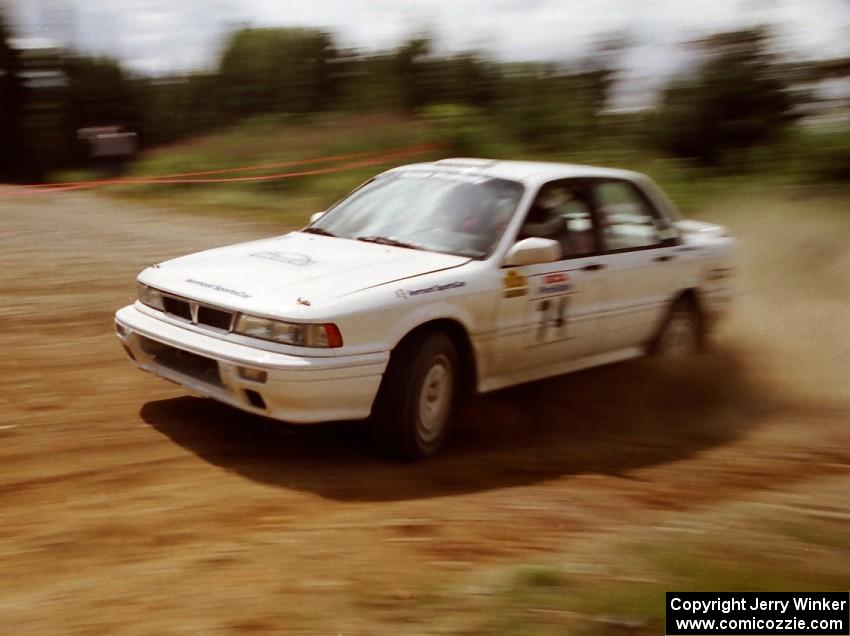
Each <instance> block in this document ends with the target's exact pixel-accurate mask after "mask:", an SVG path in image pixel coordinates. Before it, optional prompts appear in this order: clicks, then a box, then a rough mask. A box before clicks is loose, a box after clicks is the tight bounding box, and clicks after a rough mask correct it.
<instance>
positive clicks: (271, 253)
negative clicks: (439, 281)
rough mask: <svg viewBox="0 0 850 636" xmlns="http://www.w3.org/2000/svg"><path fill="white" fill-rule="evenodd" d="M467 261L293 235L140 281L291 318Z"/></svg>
mask: <svg viewBox="0 0 850 636" xmlns="http://www.w3.org/2000/svg"><path fill="white" fill-rule="evenodd" d="M469 260H470V259H469V258H468V257H465V256H454V255H451V254H439V253H436V252H425V251H419V250H412V249H407V248H401V247H393V246H387V245H378V244H375V243H367V242H363V241H356V240H351V239H343V238H335V237H329V236H320V235H315V234H305V233H303V232H292V233H290V234H286V235H284V236H279V237H275V238H271V239H264V240H260V241H252V242H249V243H240V244H237V245H230V246H227V247H220V248H216V249H212V250H208V251H205V252H198V253H196V254H190V255H189V256H183V257H181V258H177V259H174V260H171V261H166V262H164V263H161V264H159V265H156V266H154V267H151V268H148V269H147V270H145V271H144V272H143V273H142V274H141V275H140V276H139V280H140V281H141V282H143V283H145V284H148V285H151V286H153V287H157V288H159V289H162V290H164V291H169V292H172V293H174V294H178V295H181V296H186V297H188V298H194V299H197V300H201V301H206V302H209V303H211V304H215V305H220V306H224V307H230V308H234V309H239V310H241V311H251V310H253V311H258V312H260V313H272V314H274V313H277V312H279V311H284V312H287V313H291V310H292V309H294V308H296V307H301V308H303V307H304V306H306V305H307V303H309V306H315V305H320V304H322V303H324V302H327V301H329V300H333V299H335V298H339V297H341V296H345V295H347V294H351V293H353V292H357V291H360V290H363V289H367V288H370V287H375V286H378V285H383V284H387V283H391V282H394V281H398V280H403V279H407V278H412V277H414V276H421V275H423V274H428V273H431V272H436V271H440V270H445V269H450V268H453V267H459V266H460V265H463V264H464V263H467V262H469ZM299 299H300V300H299ZM304 301H306V303H305V302H304Z"/></svg>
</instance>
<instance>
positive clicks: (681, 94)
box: [655, 29, 796, 165]
mask: <svg viewBox="0 0 850 636" xmlns="http://www.w3.org/2000/svg"><path fill="white" fill-rule="evenodd" d="M769 44H770V37H769V34H768V33H767V31H766V30H764V29H748V30H743V31H735V32H730V33H723V34H719V35H715V36H712V37H710V38H708V39H705V40H702V41H701V42H699V43H698V45H699V47H700V49H701V50H702V51H703V52H704V54H705V55H706V56H707V58H706V60H705V62H704V63H703V64H702V65H701V66H700V67H699V68H698V69H696V70H695V71H691V72H689V73H688V74H687V75H686V76H683V77H679V78H677V79H675V80H674V81H673V82H672V83H671V84H670V85H669V86H668V87H667V89H666V90H665V91H664V93H663V97H662V105H661V108H660V110H659V117H658V119H657V123H656V126H655V134H656V135H657V138H658V141H659V142H660V145H661V146H662V147H663V148H664V149H665V150H668V151H670V152H672V153H674V154H676V155H679V156H682V157H692V158H696V159H698V160H699V161H700V162H702V163H703V164H706V165H716V164H718V163H721V162H722V161H723V159H724V157H727V156H728V155H729V154H730V153H732V152H734V151H736V150H739V149H743V148H749V147H752V146H755V145H757V144H760V143H764V142H766V141H768V140H769V139H770V138H771V137H773V136H775V135H776V134H777V133H778V132H779V131H781V130H782V129H783V128H784V127H785V126H786V125H787V124H788V123H789V122H791V121H792V120H793V119H794V117H795V112H794V107H795V103H796V99H795V95H794V93H793V91H792V88H791V86H790V82H791V80H790V78H789V77H788V76H787V75H786V74H783V72H782V69H781V66H780V65H779V63H778V62H777V60H776V58H775V56H774V55H772V54H771V53H770V52H769V48H768V46H769Z"/></svg>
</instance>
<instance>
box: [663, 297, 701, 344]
mask: <svg viewBox="0 0 850 636" xmlns="http://www.w3.org/2000/svg"><path fill="white" fill-rule="evenodd" d="M702 347H703V332H702V316H701V315H700V312H699V308H698V307H697V305H696V303H695V302H694V301H693V300H691V299H689V298H687V297H683V298H679V299H678V300H677V301H676V302H674V303H673V306H672V307H670V311H669V313H668V314H667V317H666V319H665V320H664V322H663V323H662V325H661V329H660V330H659V332H658V335H657V336H656V337H655V340H654V341H653V344H652V352H653V353H654V354H655V355H658V356H662V357H665V358H685V357H688V356H691V355H693V354H695V353H697V352H699V351H700V350H701V349H702Z"/></svg>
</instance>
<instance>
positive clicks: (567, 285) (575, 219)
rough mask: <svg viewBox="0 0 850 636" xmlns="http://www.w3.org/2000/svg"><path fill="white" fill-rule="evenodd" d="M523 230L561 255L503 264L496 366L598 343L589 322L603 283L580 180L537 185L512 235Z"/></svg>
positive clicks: (587, 349) (599, 304)
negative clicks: (555, 245)
mask: <svg viewBox="0 0 850 636" xmlns="http://www.w3.org/2000/svg"><path fill="white" fill-rule="evenodd" d="M546 200H548V202H549V209H548V211H547V212H546V214H542V213H539V207H536V206H539V204H540V203H541V201H546ZM535 216H538V217H539V218H535ZM529 236H538V237H540V238H550V239H552V240H556V241H558V242H559V243H560V244H561V249H562V257H561V259H559V260H557V261H555V262H551V263H538V264H534V265H524V266H517V267H504V268H503V272H502V296H501V298H500V300H499V307H498V316H497V332H498V336H497V337H498V339H499V341H500V343H501V344H500V347H499V350H500V355H499V356H498V362H497V367H498V369H499V370H500V372H502V373H510V372H516V371H519V370H521V369H526V370H532V369H538V370H539V369H541V368H543V367H546V366H552V365H558V364H561V363H565V362H568V361H569V360H571V359H577V358H582V357H585V356H587V355H590V354H592V353H595V352H598V351H599V350H601V349H602V348H603V344H602V342H601V332H600V331H599V329H598V324H597V321H598V317H599V315H600V313H601V312H602V311H603V310H604V308H605V306H606V304H607V302H608V290H607V285H606V272H605V270H604V269H603V266H602V263H601V259H600V257H599V254H598V249H597V244H596V241H597V237H596V233H595V232H594V228H593V216H592V204H591V199H590V194H589V191H588V187H587V183H586V182H585V181H582V180H575V179H570V180H559V181H553V182H549V183H547V184H545V185H544V186H542V187H541V188H540V190H539V192H538V194H537V196H536V197H535V199H534V203H533V204H532V205H531V206H530V208H529V210H528V212H527V214H526V219H525V222H524V223H523V225H522V228H521V229H520V232H519V234H518V236H517V237H516V240H522V239H523V238H527V237H529Z"/></svg>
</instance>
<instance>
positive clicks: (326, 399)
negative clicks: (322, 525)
mask: <svg viewBox="0 0 850 636" xmlns="http://www.w3.org/2000/svg"><path fill="white" fill-rule="evenodd" d="M115 332H116V335H117V336H118V339H119V340H120V341H121V343H122V344H123V345H124V347H125V351H127V354H128V355H129V357H130V358H131V359H132V360H133V361H134V362H135V363H136V364H137V365H138V366H139V367H140V368H141V369H143V370H145V371H148V372H149V373H152V374H154V375H157V376H160V377H162V378H165V379H166V380H170V381H172V382H175V383H177V384H180V385H181V386H184V387H186V388H187V389H189V390H190V391H192V392H194V393H196V394H199V395H202V396H205V397H209V398H213V399H215V400H219V401H221V402H225V403H227V404H230V405H231V406H235V407H236V408H240V409H243V410H245V411H249V412H252V413H259V414H262V415H266V416H269V417H273V418H275V419H279V420H284V421H287V422H294V423H305V424H306V423H313V422H325V421H331V420H352V419H362V418H365V417H368V416H369V413H370V412H371V409H372V403H373V402H374V400H375V395H376V394H377V392H378V387H379V386H380V383H381V378H382V376H383V373H384V370H385V369H386V366H387V362H388V360H389V353H371V354H364V355H356V356H339V357H322V358H319V357H312V358H311V357H306V356H305V357H301V356H293V355H288V354H283V353H275V352H271V351H265V350H262V349H255V348H253V347H248V346H245V345H242V344H237V343H233V342H228V341H225V340H222V339H221V338H216V337H213V336H208V335H205V334H202V333H196V332H194V331H190V330H188V329H184V328H181V327H179V326H177V325H172V324H170V323H167V322H164V321H162V320H159V319H157V318H155V317H153V316H149V315H147V314H144V313H142V312H140V311H139V310H138V309H136V307H135V306H133V305H129V306H127V307H124V308H123V309H120V310H118V312H117V313H116V314H115ZM244 369H248V370H252V371H254V373H253V374H252V373H248V374H246V373H245V371H244ZM257 372H265V380H264V381H261V380H262V375H263V374H262V373H257ZM243 375H249V376H253V377H255V378H256V377H257V376H260V379H253V380H252V379H249V378H248V377H243Z"/></svg>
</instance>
